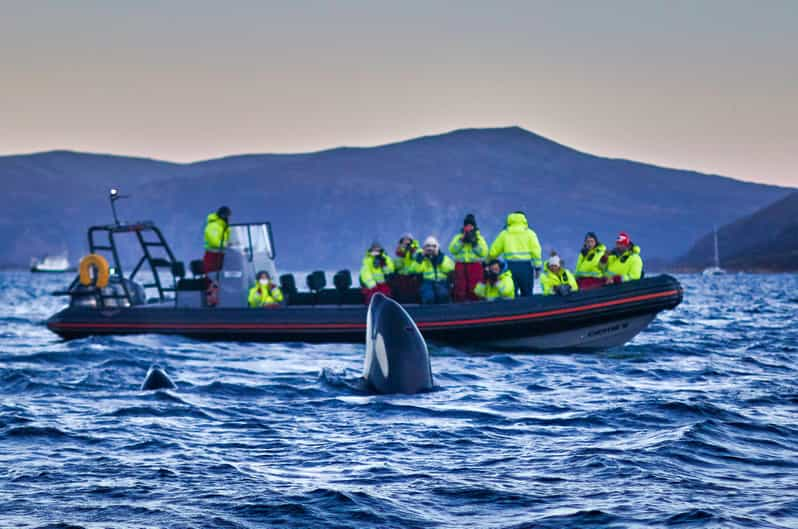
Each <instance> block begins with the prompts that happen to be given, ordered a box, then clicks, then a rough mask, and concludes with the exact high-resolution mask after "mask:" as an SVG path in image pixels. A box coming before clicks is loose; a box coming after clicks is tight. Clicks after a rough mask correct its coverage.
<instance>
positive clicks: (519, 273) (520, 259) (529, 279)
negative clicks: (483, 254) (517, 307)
mask: <svg viewBox="0 0 798 529" xmlns="http://www.w3.org/2000/svg"><path fill="white" fill-rule="evenodd" d="M506 226H507V227H506V228H504V229H503V230H502V231H501V233H499V235H498V236H497V237H496V239H495V240H494V241H493V244H491V245H490V259H498V258H502V259H504V261H505V262H506V263H507V266H508V268H509V269H510V271H511V272H512V273H513V281H514V282H515V287H516V291H520V292H521V296H531V295H532V291H533V289H534V285H535V269H536V268H538V267H540V264H541V261H540V241H538V236H537V234H536V233H535V232H534V231H533V230H531V229H530V228H529V223H528V222H527V220H526V215H524V213H523V212H521V211H516V212H514V213H510V214H509V215H507V225H506Z"/></svg>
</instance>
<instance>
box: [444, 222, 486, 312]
mask: <svg viewBox="0 0 798 529" xmlns="http://www.w3.org/2000/svg"><path fill="white" fill-rule="evenodd" d="M449 253H450V254H452V258H454V289H453V292H452V298H453V300H454V301H455V302H458V301H477V300H478V299H479V297H477V295H476V294H475V293H474V287H476V286H477V283H479V282H480V281H482V276H483V274H484V272H483V270H482V261H484V260H485V259H486V258H487V257H488V243H487V241H486V240H485V238H484V237H483V236H482V234H481V233H479V228H477V220H476V218H475V217H474V215H473V214H472V213H469V214H468V215H466V217H465V219H464V220H463V229H462V230H461V231H459V232H458V233H456V234H455V236H454V237H453V238H452V242H450V243H449Z"/></svg>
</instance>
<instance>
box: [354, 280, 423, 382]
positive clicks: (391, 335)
mask: <svg viewBox="0 0 798 529" xmlns="http://www.w3.org/2000/svg"><path fill="white" fill-rule="evenodd" d="M363 377H364V378H365V379H366V381H367V382H368V384H369V386H370V387H371V388H372V389H373V390H375V391H376V392H378V393H407V394H412V393H420V392H422V391H430V390H431V389H432V387H433V381H432V367H431V365H430V359H429V351H428V350H427V343H426V342H425V341H424V337H423V336H421V332H420V331H419V330H418V327H417V326H416V323H415V322H414V321H413V318H411V317H410V315H409V314H408V313H407V311H406V310H405V309H404V308H403V307H402V306H401V305H400V304H399V303H397V302H396V301H394V300H392V299H391V298H389V297H387V296H384V295H382V294H379V293H377V294H375V295H374V296H373V297H372V298H371V302H370V303H369V307H368V312H367V316H366V355H365V358H364V362H363Z"/></svg>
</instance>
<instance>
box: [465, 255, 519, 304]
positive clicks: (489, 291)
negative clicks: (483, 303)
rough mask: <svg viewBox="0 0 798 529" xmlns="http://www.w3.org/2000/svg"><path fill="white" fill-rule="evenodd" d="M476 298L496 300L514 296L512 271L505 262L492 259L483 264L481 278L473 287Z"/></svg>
mask: <svg viewBox="0 0 798 529" xmlns="http://www.w3.org/2000/svg"><path fill="white" fill-rule="evenodd" d="M474 294H475V295H476V297H477V299H484V300H487V301H496V300H499V299H514V298H515V283H513V273H512V272H510V269H509V268H507V264H506V263H503V262H502V261H500V260H499V259H494V260H492V261H490V262H489V263H488V264H486V265H485V269H484V272H483V277H482V279H481V280H480V281H479V282H478V283H477V284H476V286H475V287H474Z"/></svg>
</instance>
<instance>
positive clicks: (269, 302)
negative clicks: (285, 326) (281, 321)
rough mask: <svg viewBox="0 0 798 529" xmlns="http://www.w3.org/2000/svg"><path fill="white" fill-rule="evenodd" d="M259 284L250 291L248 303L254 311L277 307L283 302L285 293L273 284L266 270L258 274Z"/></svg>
mask: <svg viewBox="0 0 798 529" xmlns="http://www.w3.org/2000/svg"><path fill="white" fill-rule="evenodd" d="M256 277H257V283H255V286H254V287H252V288H250V289H249V296H248V297H247V302H248V303H249V306H250V307H251V308H253V309H258V308H269V307H276V306H278V305H279V304H280V303H281V302H282V301H283V291H282V290H280V287H278V286H277V285H275V284H274V283H272V279H271V277H269V273H268V272H267V271H265V270H261V271H260V272H258V275H257V276H256Z"/></svg>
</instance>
